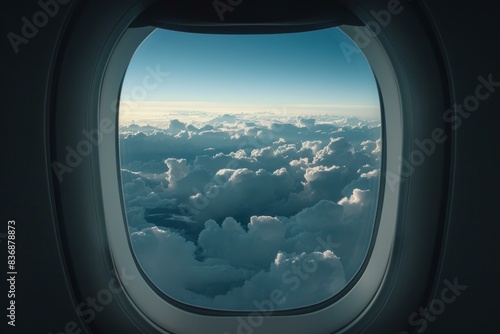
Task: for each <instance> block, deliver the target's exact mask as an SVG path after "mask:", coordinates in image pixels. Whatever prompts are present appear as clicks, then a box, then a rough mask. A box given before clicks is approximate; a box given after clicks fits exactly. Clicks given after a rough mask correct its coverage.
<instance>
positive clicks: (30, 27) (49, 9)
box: [7, 0, 71, 54]
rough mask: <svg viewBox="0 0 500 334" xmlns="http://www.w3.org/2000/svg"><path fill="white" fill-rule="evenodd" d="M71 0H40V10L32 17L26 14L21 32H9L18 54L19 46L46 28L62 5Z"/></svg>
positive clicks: (22, 19) (22, 20)
mask: <svg viewBox="0 0 500 334" xmlns="http://www.w3.org/2000/svg"><path fill="white" fill-rule="evenodd" d="M70 1H71V0H45V1H44V0H40V1H38V6H39V7H40V10H39V11H37V12H36V13H34V14H33V16H32V17H31V19H29V18H28V17H26V16H23V17H22V18H21V23H22V26H21V31H20V33H19V34H16V33H14V32H12V31H11V32H9V33H8V34H7V38H8V39H9V42H10V45H11V46H12V49H13V50H14V52H15V53H16V54H18V53H19V51H20V50H19V47H20V46H21V45H23V44H28V43H29V42H30V40H32V39H33V38H35V37H36V36H37V35H38V32H39V31H40V29H42V28H44V27H45V26H46V25H47V24H48V23H49V21H50V19H51V18H54V17H55V16H56V15H57V14H58V13H59V8H60V6H61V5H66V4H67V3H69V2H70Z"/></svg>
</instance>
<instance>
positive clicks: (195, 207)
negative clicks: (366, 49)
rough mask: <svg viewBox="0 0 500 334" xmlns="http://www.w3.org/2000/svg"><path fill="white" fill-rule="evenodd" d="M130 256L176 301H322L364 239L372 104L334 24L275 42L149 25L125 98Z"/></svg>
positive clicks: (376, 123)
mask: <svg viewBox="0 0 500 334" xmlns="http://www.w3.org/2000/svg"><path fill="white" fill-rule="evenodd" d="M119 123H120V124H119V125H120V132H119V136H120V163H121V166H120V168H121V175H122V189H123V199H124V204H125V211H126V216H127V223H128V228H129V232H130V233H129V235H130V239H131V244H132V247H133V251H134V253H135V256H136V258H137V260H138V262H139V264H140V266H141V267H142V269H143V271H144V272H145V274H146V275H147V276H148V277H149V279H150V280H151V281H152V282H153V283H154V284H155V285H156V286H157V287H158V288H159V289H160V290H161V291H163V292H164V293H165V294H166V295H168V296H169V297H171V298H174V299H176V300H178V301H180V302H182V303H185V304H189V305H194V306H198V307H202V308H210V309H216V310H232V311H235V310H239V311H252V310H259V309H262V308H266V307H267V308H269V307H270V305H272V307H273V309H275V310H287V309H294V308H299V307H305V306H310V305H313V304H316V303H319V302H322V301H325V300H327V299H329V298H331V297H332V296H334V295H336V294H337V293H338V292H339V291H341V290H342V289H343V288H344V287H345V286H346V284H347V283H348V282H349V281H350V280H351V279H352V278H353V276H354V275H355V274H356V273H357V272H358V270H359V269H360V267H361V265H362V263H363V261H364V259H365V257H366V254H367V250H368V247H369V244H370V242H371V239H372V234H373V227H374V220H375V213H376V209H377V199H378V193H379V175H380V164H381V110H380V101H379V95H378V90H377V86H376V82H375V79H374V77H373V73H372V71H371V68H370V66H369V65H368V63H367V61H366V59H365V57H364V55H363V53H362V51H361V50H360V49H359V48H357V47H356V46H355V45H354V44H353V43H352V41H351V40H350V39H349V38H348V37H347V36H345V35H344V34H343V33H342V32H341V31H340V30H339V29H337V28H331V29H324V30H318V31H311V32H302V33H292V34H276V35H209V34H206V35H205V34H192V33H182V32H174V31H168V30H156V31H155V32H154V33H153V34H151V35H150V36H149V37H148V38H147V39H146V40H145V41H144V43H143V44H142V45H141V46H140V47H139V49H138V50H137V52H136V53H135V55H134V57H133V59H132V60H131V63H130V65H129V68H128V70H127V73H126V75H125V78H124V82H123V87H122V92H121V100H120V113H119Z"/></svg>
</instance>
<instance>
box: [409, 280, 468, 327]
mask: <svg viewBox="0 0 500 334" xmlns="http://www.w3.org/2000/svg"><path fill="white" fill-rule="evenodd" d="M443 283H444V285H445V286H446V287H445V288H444V289H442V290H441V293H440V295H439V298H436V299H433V300H431V302H430V303H429V305H428V306H427V307H420V308H419V309H418V312H413V313H412V314H411V315H410V317H409V318H408V323H409V324H410V325H411V326H413V327H417V328H416V330H417V333H423V332H424V331H425V330H426V329H427V327H428V326H429V323H432V322H434V321H436V319H437V317H438V316H440V315H441V314H443V312H444V311H445V309H446V305H449V304H451V303H454V302H455V301H456V300H457V297H459V296H460V295H461V294H462V292H463V291H465V290H466V289H467V288H468V286H467V285H461V284H459V283H458V278H457V277H455V278H453V283H452V282H450V281H449V280H447V279H445V280H444V281H443ZM399 334H410V333H408V332H405V331H403V332H399Z"/></svg>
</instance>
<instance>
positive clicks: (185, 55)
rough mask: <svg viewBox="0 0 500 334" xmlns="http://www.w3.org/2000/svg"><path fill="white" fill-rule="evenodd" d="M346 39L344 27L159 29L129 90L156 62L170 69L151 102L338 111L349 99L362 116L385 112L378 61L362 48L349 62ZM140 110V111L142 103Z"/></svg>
mask: <svg viewBox="0 0 500 334" xmlns="http://www.w3.org/2000/svg"><path fill="white" fill-rule="evenodd" d="M342 42H345V43H349V44H352V41H351V40H350V39H349V38H348V37H347V36H345V35H344V34H343V33H342V32H341V31H340V30H338V29H337V28H331V29H326V30H319V31H312V32H303V33H292V34H275V35H210V34H193V33H183V32H175V31H169V30H161V29H158V30H156V31H155V32H153V33H152V34H151V35H150V36H149V37H148V38H147V39H146V40H145V41H144V42H143V43H142V45H141V46H140V47H139V49H138V50H137V51H136V53H135V55H134V57H133V59H132V61H131V63H130V65H129V69H128V71H127V74H126V77H125V80H124V84H123V90H122V96H130V93H131V91H132V89H133V88H134V87H136V86H137V85H140V83H141V82H142V80H143V78H144V77H145V76H146V75H147V74H148V73H147V71H146V68H147V67H148V66H150V67H152V68H155V67H156V66H159V67H160V68H161V70H162V71H165V72H169V76H168V78H166V80H164V81H163V82H162V83H161V84H160V86H159V87H158V88H157V89H155V90H153V91H149V92H148V94H147V97H146V99H145V101H164V102H165V106H166V107H167V108H168V106H169V105H170V106H175V108H174V107H172V108H174V109H185V111H188V110H197V111H206V110H203V109H204V105H205V104H206V105H207V106H208V105H211V106H214V105H215V106H217V104H218V103H220V104H221V107H220V112H223V113H227V112H234V113H238V112H241V111H242V110H245V111H248V109H244V108H243V106H244V105H249V104H250V105H251V104H253V105H255V106H256V107H255V108H254V109H252V110H253V111H255V112H259V111H261V112H266V111H268V110H269V108H266V107H267V106H274V107H277V106H278V108H279V107H280V106H281V107H283V106H289V107H291V108H292V109H294V110H295V111H298V112H300V113H303V114H314V112H319V113H335V110H336V108H335V107H333V106H338V105H341V106H358V107H357V108H355V109H353V110H351V111H347V112H348V113H349V112H352V113H353V115H354V116H361V117H370V118H371V117H379V113H380V112H379V109H378V106H379V100H378V94H377V89H376V85H375V80H374V77H373V74H372V71H371V69H370V66H369V65H368V63H367V61H366V59H365V58H364V56H363V55H362V53H359V54H358V55H355V56H353V57H352V61H351V62H350V63H348V62H347V59H346V58H345V57H344V55H343V53H342V50H341V48H340V44H341V43H342ZM122 100H127V99H126V98H124V97H122ZM140 102H142V101H140ZM179 102H182V103H180V104H179ZM224 104H225V105H226V108H224V107H222V105H224ZM228 106H230V107H228ZM293 106H296V107H295V108H294V107H293ZM365 106H366V107H365ZM207 108H208V107H207ZM136 109H137V110H135V112H140V107H138V108H136ZM215 109H217V108H215ZM343 110H344V113H345V108H344V109H343ZM177 111H179V110H177ZM339 113H342V112H339ZM136 116H138V115H136Z"/></svg>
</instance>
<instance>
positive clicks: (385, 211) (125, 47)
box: [99, 26, 403, 333]
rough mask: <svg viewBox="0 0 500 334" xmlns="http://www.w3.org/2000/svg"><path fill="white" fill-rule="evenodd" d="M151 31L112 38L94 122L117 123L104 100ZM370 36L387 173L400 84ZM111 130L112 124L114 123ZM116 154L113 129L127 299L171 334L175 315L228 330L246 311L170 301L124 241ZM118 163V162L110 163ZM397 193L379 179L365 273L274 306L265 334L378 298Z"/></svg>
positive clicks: (396, 143) (112, 173) (109, 163)
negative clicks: (303, 300) (322, 296)
mask: <svg viewBox="0 0 500 334" xmlns="http://www.w3.org/2000/svg"><path fill="white" fill-rule="evenodd" d="M153 29H154V28H133V29H129V30H127V31H126V32H125V34H124V35H123V36H122V38H121V40H120V42H119V43H118V44H117V46H116V48H115V50H114V52H113V55H112V56H111V59H110V61H109V63H108V64H109V65H108V68H107V70H106V72H105V75H104V79H103V84H102V89H101V99H100V112H99V117H100V121H99V124H100V123H101V121H103V120H109V119H113V120H114V121H115V122H116V123H115V125H118V123H117V115H116V111H115V110H113V109H112V108H109V106H110V105H113V104H114V105H116V102H115V101H114V100H116V96H119V90H120V87H119V84H118V82H121V80H119V81H118V80H117V79H118V78H120V76H121V78H123V75H124V71H125V70H126V64H128V60H130V58H131V54H133V51H135V49H136V48H137V46H138V45H139V44H140V42H142V40H144V38H145V37H146V36H147V35H149V33H151V32H152V31H153ZM341 29H342V30H343V31H344V32H345V33H346V34H347V35H349V34H350V35H351V36H353V34H354V33H355V31H354V30H353V29H352V28H350V27H347V26H345V27H342V28H341ZM372 42H373V43H370V46H369V47H368V48H364V49H363V51H364V53H365V55H366V57H367V59H368V61H369V62H370V65H371V66H372V69H373V71H374V74H375V77H376V79H377V81H378V82H379V86H380V95H381V100H382V102H383V105H384V108H383V109H384V112H383V114H382V124H383V129H384V132H385V133H384V136H385V138H383V140H382V141H383V145H384V148H383V155H384V156H385V158H384V159H383V163H382V169H383V171H384V172H383V173H382V174H384V175H385V172H387V171H389V172H392V173H394V174H399V171H400V167H401V166H400V162H399V161H398V157H399V156H401V154H402V152H403V126H402V123H403V119H402V117H403V116H402V108H401V106H402V103H401V97H400V91H399V86H398V82H397V78H396V74H395V71H394V69H393V68H392V65H391V62H390V60H389V57H388V55H387V54H386V53H385V51H384V49H383V47H382V45H381V44H380V43H379V42H378V40H377V39H373V40H372ZM127 57H128V60H127ZM115 128H116V129H117V128H118V127H117V126H115ZM118 154H119V151H118V135H117V131H116V132H114V133H112V134H109V135H106V136H105V137H104V139H103V142H102V144H101V145H100V146H99V157H100V158H99V165H100V168H99V171H100V179H101V182H102V187H101V189H102V198H103V201H104V203H103V209H104V215H105V221H106V229H107V235H108V240H109V245H110V249H111V254H112V256H113V259H114V261H115V265H116V266H117V267H126V268H128V272H129V273H131V274H132V275H133V276H136V277H137V278H138V279H136V280H134V282H131V283H129V284H128V286H126V287H125V290H126V291H127V294H128V297H129V299H130V301H131V302H133V304H135V306H136V307H137V309H139V310H141V312H142V313H143V314H144V315H145V316H146V317H147V318H149V319H150V320H151V321H152V322H153V323H155V324H157V325H158V326H160V327H161V328H164V329H167V330H172V331H174V332H178V331H179V330H181V329H180V328H175V327H172V326H175V325H174V324H175V323H179V320H181V319H182V321H181V322H182V323H184V324H187V325H189V326H190V328H189V330H188V332H191V331H193V332H200V331H203V330H204V329H206V328H211V329H213V330H214V331H221V332H224V331H231V330H234V329H235V327H236V326H237V322H236V319H237V316H241V315H248V314H249V312H225V311H209V310H206V309H198V308H194V307H189V306H188V307H183V306H186V305H183V304H179V303H176V302H175V301H173V300H172V299H171V298H170V299H169V298H164V297H165V296H164V295H163V296H162V294H161V293H159V291H158V289H155V288H154V286H152V284H151V282H148V279H147V278H146V277H145V275H144V274H143V273H142V270H141V269H140V266H139V265H138V263H137V261H136V259H135V256H134V254H133V251H132V249H131V246H130V242H129V237H128V235H127V233H128V229H126V228H125V227H126V226H127V223H126V221H125V219H126V218H125V215H124V205H123V203H122V201H121V189H120V187H121V182H120V173H119V160H118ZM117 164H118V168H116V166H117ZM399 195H400V189H399V184H398V185H396V189H390V190H389V189H388V187H386V186H385V183H384V181H383V178H382V180H381V185H380V195H379V200H381V201H382V200H383V204H382V206H381V208H379V209H380V210H379V211H380V216H379V217H378V221H379V224H378V225H379V226H378V232H377V236H376V238H375V240H372V243H373V248H372V252H371V255H370V256H369V257H368V258H367V259H366V260H365V269H364V271H363V272H362V273H360V274H359V277H358V279H357V280H353V281H352V284H348V285H347V286H346V288H344V291H345V292H343V293H340V294H338V295H337V296H335V297H333V298H332V299H330V300H328V301H326V302H324V303H320V304H318V305H315V306H311V307H305V308H303V309H296V310H290V311H288V310H287V311H277V312H275V313H273V314H272V316H270V317H267V318H266V320H265V321H264V323H263V324H262V326H261V327H260V329H261V330H264V332H267V331H269V332H272V331H273V330H274V329H276V328H278V327H279V326H280V325H279V324H280V323H281V322H282V321H283V320H282V319H284V318H286V319H287V321H293V322H294V324H293V326H291V327H290V328H291V329H292V332H293V333H295V332H296V333H303V332H305V331H307V329H308V325H307V324H308V323H311V322H313V323H315V324H316V326H317V327H318V328H321V329H323V330H325V331H335V330H339V329H341V328H342V327H344V326H346V325H348V324H349V323H350V322H352V321H353V320H354V319H355V318H356V317H357V316H359V315H360V314H361V313H362V312H363V310H364V309H365V308H366V307H367V306H368V305H369V304H370V302H371V301H372V300H373V298H374V297H375V296H376V294H377V291H378V289H379V287H380V285H381V284H382V281H383V279H384V275H385V271H386V268H387V266H388V264H389V259H390V255H391V250H392V244H393V241H394V236H395V233H396V223H397V216H398V210H397V208H398V207H399V198H400V196H399ZM379 204H380V202H379ZM132 264H133V265H132ZM196 311H198V312H196ZM209 315H214V316H215V315H217V317H207V316H209ZM290 315H300V316H299V317H297V319H298V320H293V319H294V317H290ZM299 319H300V320H299ZM295 322H296V323H295ZM235 324H236V325H235ZM319 324H321V326H320V325H319ZM183 329H184V330H185V329H186V328H185V327H184V328H183Z"/></svg>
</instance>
